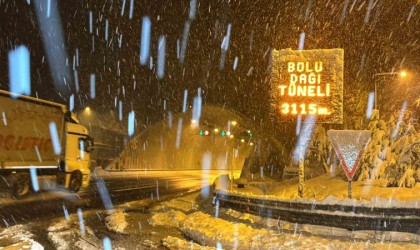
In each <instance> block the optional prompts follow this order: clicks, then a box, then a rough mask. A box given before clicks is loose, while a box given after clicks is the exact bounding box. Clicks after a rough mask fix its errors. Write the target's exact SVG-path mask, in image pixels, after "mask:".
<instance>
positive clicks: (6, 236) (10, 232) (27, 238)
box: [0, 225, 44, 250]
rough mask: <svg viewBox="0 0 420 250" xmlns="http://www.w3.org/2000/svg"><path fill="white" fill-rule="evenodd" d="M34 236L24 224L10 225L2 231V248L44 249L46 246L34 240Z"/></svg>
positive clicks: (0, 243)
mask: <svg viewBox="0 0 420 250" xmlns="http://www.w3.org/2000/svg"><path fill="white" fill-rule="evenodd" d="M33 238H34V235H33V234H32V233H30V232H28V231H27V230H25V227H24V225H15V226H12V227H8V228H5V229H3V230H2V231H1V232H0V249H8V250H14V249H34V250H41V249H44V247H43V246H42V245H41V244H39V243H38V242H36V241H34V240H33Z"/></svg>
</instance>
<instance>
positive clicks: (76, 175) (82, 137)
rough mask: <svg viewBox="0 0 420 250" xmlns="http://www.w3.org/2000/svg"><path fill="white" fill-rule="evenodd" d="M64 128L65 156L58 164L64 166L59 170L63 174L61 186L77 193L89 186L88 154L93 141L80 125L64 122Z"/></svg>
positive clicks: (91, 148) (85, 129)
mask: <svg viewBox="0 0 420 250" xmlns="http://www.w3.org/2000/svg"><path fill="white" fill-rule="evenodd" d="M65 128H66V129H65V133H66V136H65V144H66V146H65V154H64V161H63V162H62V163H61V164H60V165H64V169H61V171H63V172H64V174H65V179H64V183H63V184H64V187H65V188H68V189H70V190H71V191H74V192H77V191H79V190H80V188H81V187H87V186H88V185H89V179H90V178H89V176H90V172H91V171H90V153H91V152H92V150H93V145H94V141H93V138H91V137H90V136H89V134H88V130H87V128H86V127H84V126H82V125H80V124H76V123H72V122H66V124H65ZM62 167H63V166H62Z"/></svg>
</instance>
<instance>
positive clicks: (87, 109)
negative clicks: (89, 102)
mask: <svg viewBox="0 0 420 250" xmlns="http://www.w3.org/2000/svg"><path fill="white" fill-rule="evenodd" d="M85 112H86V114H87V115H90V113H91V112H90V108H89V107H86V108H85Z"/></svg>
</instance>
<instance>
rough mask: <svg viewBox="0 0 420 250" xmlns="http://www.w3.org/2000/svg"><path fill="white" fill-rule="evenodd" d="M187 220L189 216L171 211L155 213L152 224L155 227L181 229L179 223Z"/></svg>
mask: <svg viewBox="0 0 420 250" xmlns="http://www.w3.org/2000/svg"><path fill="white" fill-rule="evenodd" d="M186 218H187V216H186V215H185V214H184V213H183V212H180V211H175V210H169V211H167V212H161V213H155V214H154V215H153V216H152V218H151V224H152V225H153V226H171V227H179V223H180V222H181V221H183V220H185V219H186Z"/></svg>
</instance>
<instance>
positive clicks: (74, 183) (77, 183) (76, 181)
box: [69, 171, 83, 193]
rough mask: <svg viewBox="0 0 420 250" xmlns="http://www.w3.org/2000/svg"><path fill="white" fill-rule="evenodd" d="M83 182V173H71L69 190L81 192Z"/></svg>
mask: <svg viewBox="0 0 420 250" xmlns="http://www.w3.org/2000/svg"><path fill="white" fill-rule="evenodd" d="M82 182H83V176H82V173H81V172H80V171H74V172H73V173H71V177H70V187H69V189H70V190H71V191H73V192H75V193H77V192H79V190H80V188H81V187H82Z"/></svg>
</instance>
